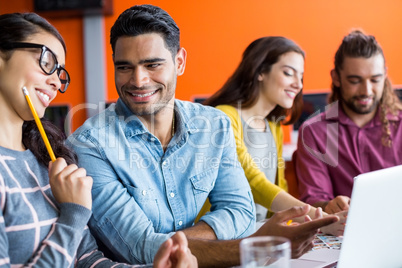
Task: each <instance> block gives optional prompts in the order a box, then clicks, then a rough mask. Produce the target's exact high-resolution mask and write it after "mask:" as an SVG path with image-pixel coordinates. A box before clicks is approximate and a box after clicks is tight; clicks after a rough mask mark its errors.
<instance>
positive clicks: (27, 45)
mask: <svg viewBox="0 0 402 268" xmlns="http://www.w3.org/2000/svg"><path fill="white" fill-rule="evenodd" d="M0 47H1V48H3V49H6V50H11V49H16V48H40V49H41V54H40V58H39V67H40V68H41V69H42V71H43V72H44V73H45V74H47V75H52V74H53V73H54V72H55V71H56V70H57V77H58V78H59V80H60V82H61V83H62V84H64V85H65V86H64V90H61V88H59V89H58V90H59V92H60V93H64V92H66V91H67V88H68V86H69V85H70V82H71V79H70V75H69V74H68V72H67V70H66V69H65V68H64V67H63V66H61V65H60V64H59V62H58V61H57V57H56V54H54V52H53V51H52V50H51V49H50V48H48V47H47V46H45V45H42V44H36V43H27V42H14V43H4V44H0ZM46 51H49V52H50V53H51V55H52V57H53V58H54V61H55V65H54V67H53V69H52V70H51V71H50V72H47V71H46V70H45V69H44V68H43V67H42V65H41V61H42V57H43V56H44V55H45V53H46ZM60 70H63V71H64V72H65V73H66V75H67V79H61V78H60ZM64 80H65V81H66V83H63V81H64Z"/></svg>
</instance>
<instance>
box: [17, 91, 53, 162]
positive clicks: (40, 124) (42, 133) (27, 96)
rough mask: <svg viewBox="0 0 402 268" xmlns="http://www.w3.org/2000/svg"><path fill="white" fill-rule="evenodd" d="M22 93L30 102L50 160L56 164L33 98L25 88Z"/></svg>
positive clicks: (29, 104)
mask: <svg viewBox="0 0 402 268" xmlns="http://www.w3.org/2000/svg"><path fill="white" fill-rule="evenodd" d="M22 92H23V93H24V95H25V99H26V100H27V102H28V106H29V108H30V109H31V112H32V115H33V117H34V119H35V123H36V125H37V126H38V129H39V132H40V135H41V136H42V139H43V142H44V143H45V146H46V149H47V151H48V153H49V155H50V159H52V162H54V161H55V160H56V157H55V156H54V153H53V150H52V147H51V146H50V143H49V140H48V138H47V136H46V133H45V130H44V129H43V126H42V122H41V121H40V119H39V116H38V114H37V113H36V110H35V107H34V106H33V104H32V101H31V98H30V97H29V94H28V90H27V88H26V87H23V88H22Z"/></svg>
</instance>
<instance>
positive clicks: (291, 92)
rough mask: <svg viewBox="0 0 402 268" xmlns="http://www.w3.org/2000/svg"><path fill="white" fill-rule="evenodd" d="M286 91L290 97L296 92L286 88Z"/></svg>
mask: <svg viewBox="0 0 402 268" xmlns="http://www.w3.org/2000/svg"><path fill="white" fill-rule="evenodd" d="M286 93H287V94H288V95H290V96H291V97H294V96H296V93H295V92H293V91H287V90H286Z"/></svg>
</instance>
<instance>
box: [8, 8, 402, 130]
mask: <svg viewBox="0 0 402 268" xmlns="http://www.w3.org/2000/svg"><path fill="white" fill-rule="evenodd" d="M32 3H33V0H18V1H9V0H0V13H4V12H12V11H32V7H33V4H32ZM144 3H151V4H154V5H158V6H160V7H162V8H163V9H165V10H166V11H167V12H168V13H170V14H171V15H172V17H173V18H174V19H175V20H176V22H177V24H178V25H179V27H180V29H181V32H182V46H184V47H185V48H186V50H187V52H188V61H187V67H186V72H185V74H184V75H183V76H181V77H179V80H178V87H177V91H176V93H177V94H176V96H177V97H178V98H180V99H185V100H191V99H192V97H193V96H195V95H209V94H211V93H213V92H214V91H216V90H217V89H218V88H219V87H220V86H221V85H222V84H223V83H224V81H225V80H226V79H227V78H228V76H229V75H230V74H231V73H232V72H233V70H234V69H235V68H236V66H237V64H238V63H239V61H240V57H241V53H242V52H243V50H244V49H245V47H246V46H247V45H248V44H249V43H250V42H251V41H253V40H254V39H256V38H259V37H261V36H266V35H283V36H286V37H289V38H291V39H293V40H295V41H296V42H297V43H298V44H299V45H300V46H301V47H302V48H303V49H304V50H305V51H306V66H305V79H304V81H305V91H307V92H311V91H315V90H319V91H322V90H327V89H328V88H329V84H330V77H329V71H330V69H331V68H332V61H333V55H334V53H335V50H336V48H337V46H338V45H339V43H340V42H341V39H342V37H343V36H344V35H345V34H347V33H348V31H349V30H350V29H351V28H356V27H360V28H362V29H364V30H365V31H366V32H367V33H370V34H373V35H375V36H376V37H377V39H378V40H379V42H380V43H381V44H382V46H383V48H384V51H385V56H386V58H387V64H388V67H389V72H388V73H389V75H390V77H391V81H392V82H393V83H394V84H402V68H399V64H400V62H401V60H402V50H401V49H400V48H401V47H402V35H401V34H400V29H401V28H402V19H401V17H400V11H401V10H402V1H399V0H383V1H381V3H379V2H378V1H376V0H365V1H363V0H354V1H350V0H326V1H320V0H305V1H300V0H287V1H273V0H270V1H269V0H251V1H244V0H232V1H225V0H220V1H216V0H204V1H182V0H149V1H127V0H114V12H115V13H114V15H113V16H110V17H106V18H105V36H106V40H105V42H104V45H105V46H106V54H107V55H106V59H107V73H108V75H107V85H108V93H107V98H108V101H114V100H116V99H117V97H118V96H117V93H116V92H115V88H114V78H113V63H112V59H111V53H112V52H111V49H110V46H109V40H108V37H109V30H110V27H111V26H112V24H113V22H114V21H115V19H116V18H117V16H118V14H120V13H121V12H122V11H123V10H125V9H126V8H128V7H129V6H131V5H132V4H144ZM49 20H50V21H51V22H52V23H53V24H54V25H55V26H56V27H57V28H58V29H59V30H60V32H61V33H62V35H63V36H64V38H65V39H66V42H67V46H68V55H67V64H66V66H67V68H68V70H69V72H70V74H71V76H72V84H71V88H69V90H68V92H67V93H66V94H65V95H61V94H60V95H59V96H58V97H57V98H56V101H55V102H56V103H70V104H71V105H72V106H75V105H77V104H79V103H83V102H85V96H84V84H85V83H84V68H83V55H82V48H83V45H82V20H81V19H79V18H72V19H49ZM84 119H85V115H84V114H82V115H75V116H74V118H73V128H76V127H77V126H79V125H80V124H82V122H83V121H84Z"/></svg>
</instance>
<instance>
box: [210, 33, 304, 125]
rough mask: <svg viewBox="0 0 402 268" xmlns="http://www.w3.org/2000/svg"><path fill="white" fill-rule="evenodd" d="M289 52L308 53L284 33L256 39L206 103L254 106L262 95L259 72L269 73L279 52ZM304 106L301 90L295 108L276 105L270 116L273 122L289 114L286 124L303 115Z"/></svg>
mask: <svg viewBox="0 0 402 268" xmlns="http://www.w3.org/2000/svg"><path fill="white" fill-rule="evenodd" d="M288 52H296V53H299V54H300V55H302V56H303V58H304V57H305V55H304V51H303V50H302V49H301V48H300V47H299V46H298V45H297V44H296V43H295V42H293V41H292V40H289V39H287V38H285V37H281V36H268V37H262V38H259V39H257V40H255V41H253V42H252V43H251V44H250V45H249V46H248V47H247V48H246V50H245V51H244V53H243V57H242V60H241V62H240V64H239V66H238V67H237V69H236V71H235V72H234V73H233V75H232V76H231V77H230V78H229V79H228V80H227V81H226V83H225V84H224V85H223V87H222V88H221V89H219V90H218V91H217V92H216V93H215V94H213V95H212V96H211V97H209V98H208V99H207V100H206V101H205V102H204V104H206V105H210V106H218V105H221V104H228V105H231V106H234V107H240V108H248V107H251V106H253V105H254V104H255V103H256V102H257V98H258V96H259V87H258V76H259V75H260V74H262V73H269V72H270V71H271V68H272V65H274V64H275V63H277V62H278V60H279V58H280V56H282V55H283V54H285V53H288ZM302 107H303V98H302V91H300V92H299V93H298V94H297V95H296V97H295V100H294V103H293V107H292V108H290V109H285V108H282V107H281V106H279V105H276V107H275V108H274V109H273V110H272V111H271V112H270V113H269V115H268V116H267V119H268V120H270V121H274V122H276V121H283V120H284V119H285V118H286V117H287V116H288V115H289V114H290V118H289V120H288V121H286V122H284V124H285V125H290V124H293V123H294V122H295V121H296V120H297V119H298V118H299V117H300V114H301V110H302Z"/></svg>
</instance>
